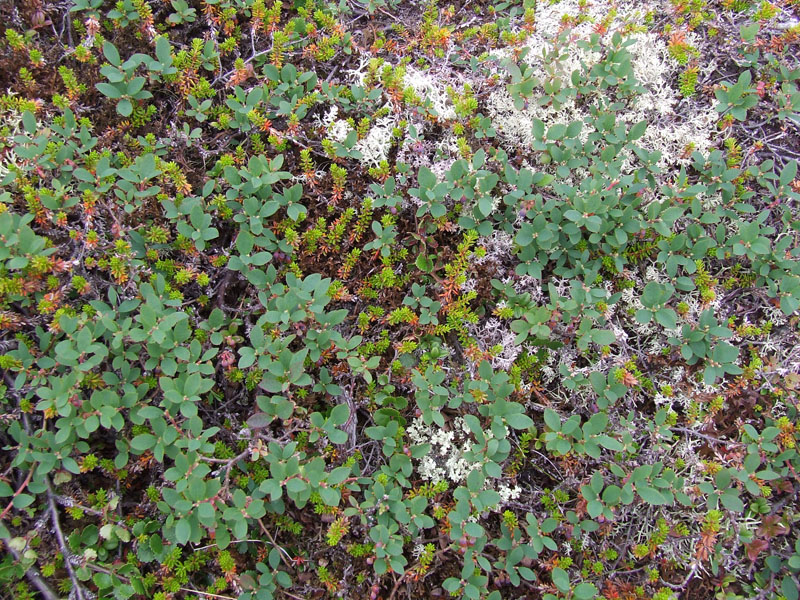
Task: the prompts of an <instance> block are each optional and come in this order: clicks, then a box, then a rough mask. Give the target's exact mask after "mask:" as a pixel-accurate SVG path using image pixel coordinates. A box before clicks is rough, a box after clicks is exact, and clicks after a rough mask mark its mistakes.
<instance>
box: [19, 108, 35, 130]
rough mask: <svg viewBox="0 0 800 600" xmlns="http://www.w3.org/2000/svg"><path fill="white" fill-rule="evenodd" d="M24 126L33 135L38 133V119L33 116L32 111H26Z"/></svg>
mask: <svg viewBox="0 0 800 600" xmlns="http://www.w3.org/2000/svg"><path fill="white" fill-rule="evenodd" d="M22 125H23V126H24V127H25V131H27V132H28V133H30V134H31V135H33V134H34V133H36V117H34V116H33V113H32V112H31V111H29V110H26V111H25V112H24V113H22Z"/></svg>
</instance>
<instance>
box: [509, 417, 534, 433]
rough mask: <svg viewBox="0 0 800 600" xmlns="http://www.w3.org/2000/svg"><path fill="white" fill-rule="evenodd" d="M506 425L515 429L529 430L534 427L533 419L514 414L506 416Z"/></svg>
mask: <svg viewBox="0 0 800 600" xmlns="http://www.w3.org/2000/svg"><path fill="white" fill-rule="evenodd" d="M505 420H506V423H508V425H509V427H512V428H513V429H528V428H529V427H532V426H533V419H531V418H530V417H529V416H528V415H524V414H522V413H512V414H510V415H506V416H505Z"/></svg>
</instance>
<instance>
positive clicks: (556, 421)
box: [544, 408, 561, 431]
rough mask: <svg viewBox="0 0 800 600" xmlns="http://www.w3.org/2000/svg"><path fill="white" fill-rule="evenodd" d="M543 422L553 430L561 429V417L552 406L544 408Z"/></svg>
mask: <svg viewBox="0 0 800 600" xmlns="http://www.w3.org/2000/svg"><path fill="white" fill-rule="evenodd" d="M544 422H545V424H546V425H547V426H548V427H549V428H550V429H551V430H553V431H561V417H559V416H558V413H557V412H556V411H554V410H553V409H552V408H545V409H544Z"/></svg>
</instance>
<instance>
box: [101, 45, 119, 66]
mask: <svg viewBox="0 0 800 600" xmlns="http://www.w3.org/2000/svg"><path fill="white" fill-rule="evenodd" d="M103 56H105V57H106V60H107V61H108V62H110V63H111V64H112V65H114V66H115V67H117V66H119V64H120V63H121V62H122V61H121V60H120V57H119V52H117V48H116V47H115V46H114V44H112V43H111V42H108V41H106V42H103Z"/></svg>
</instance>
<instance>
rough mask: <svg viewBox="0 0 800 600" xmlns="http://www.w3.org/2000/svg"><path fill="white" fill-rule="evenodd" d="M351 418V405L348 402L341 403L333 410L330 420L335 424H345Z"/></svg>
mask: <svg viewBox="0 0 800 600" xmlns="http://www.w3.org/2000/svg"><path fill="white" fill-rule="evenodd" d="M349 418H350V407H349V406H348V405H347V404H339V405H337V406H335V407H334V408H333V410H331V416H330V421H331V423H333V424H334V425H344V424H345V423H347V419H349Z"/></svg>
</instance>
